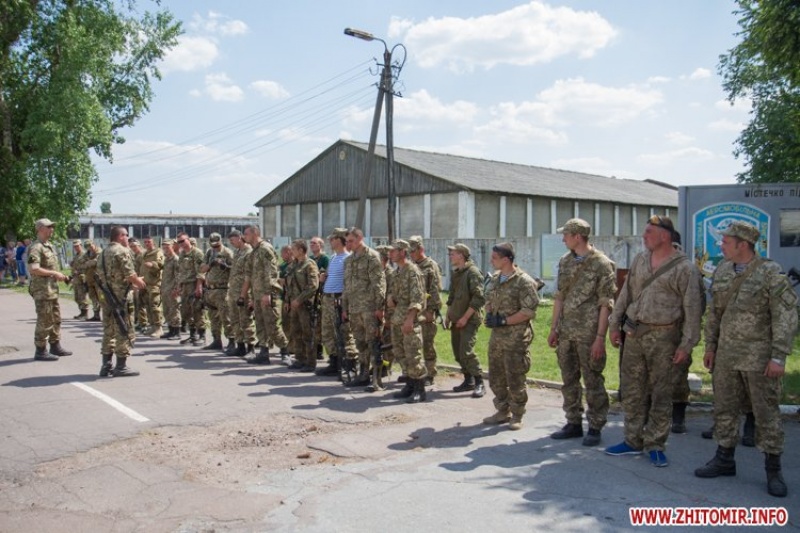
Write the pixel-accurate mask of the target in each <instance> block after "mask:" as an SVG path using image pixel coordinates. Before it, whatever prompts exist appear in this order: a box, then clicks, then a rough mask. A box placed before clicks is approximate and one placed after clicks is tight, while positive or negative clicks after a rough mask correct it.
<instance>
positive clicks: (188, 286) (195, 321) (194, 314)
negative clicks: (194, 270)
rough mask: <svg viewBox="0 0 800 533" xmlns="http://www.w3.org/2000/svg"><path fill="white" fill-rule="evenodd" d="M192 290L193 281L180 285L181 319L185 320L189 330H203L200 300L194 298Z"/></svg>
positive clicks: (203, 322) (204, 325)
mask: <svg viewBox="0 0 800 533" xmlns="http://www.w3.org/2000/svg"><path fill="white" fill-rule="evenodd" d="M194 289H195V284H194V282H193V281H192V282H189V283H184V284H182V285H181V318H182V319H183V320H186V325H187V326H189V327H190V328H195V329H205V328H206V321H205V319H204V318H203V307H202V305H201V302H200V299H199V298H195V295H194Z"/></svg>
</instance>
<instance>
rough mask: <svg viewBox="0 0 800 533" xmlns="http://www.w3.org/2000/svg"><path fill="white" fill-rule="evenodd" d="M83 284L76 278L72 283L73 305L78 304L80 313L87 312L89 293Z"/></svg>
mask: <svg viewBox="0 0 800 533" xmlns="http://www.w3.org/2000/svg"><path fill="white" fill-rule="evenodd" d="M87 288H88V287H87V286H86V284H85V283H82V282H81V280H80V279H78V277H77V276H76V277H75V279H74V280H73V281H72V295H73V296H74V297H75V303H76V304H78V309H80V310H81V311H88V310H89V291H88V290H87Z"/></svg>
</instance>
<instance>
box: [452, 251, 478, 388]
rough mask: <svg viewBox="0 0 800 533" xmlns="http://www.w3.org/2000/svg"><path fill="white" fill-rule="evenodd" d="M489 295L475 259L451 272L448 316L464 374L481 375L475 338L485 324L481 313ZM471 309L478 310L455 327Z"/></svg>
mask: <svg viewBox="0 0 800 533" xmlns="http://www.w3.org/2000/svg"><path fill="white" fill-rule="evenodd" d="M485 303H486V298H485V297H484V295H483V275H482V274H481V271H480V269H479V268H478V267H477V266H476V265H475V263H474V262H472V260H467V262H466V263H465V264H464V266H463V267H461V268H457V269H454V270H453V272H452V273H451V275H450V293H449V295H448V297H447V318H448V320H449V321H450V324H451V325H450V346H451V347H452V349H453V356H455V358H456V362H457V363H458V364H459V365H460V366H461V372H462V373H463V374H464V376H465V377H466V376H472V377H473V378H474V377H480V376H481V375H482V372H483V371H482V370H481V363H480V361H478V356H477V354H476V353H475V338H476V337H477V335H478V328H479V327H480V325H481V313H482V309H483V306H484V304H485ZM469 308H472V309H474V310H475V313H474V314H473V315H472V316H471V317H470V319H469V321H467V325H466V326H464V327H463V328H460V329H459V328H456V327H454V326H453V324H455V323H456V322H458V320H459V319H460V318H461V317H462V316H464V313H466V312H467V310H468V309H469Z"/></svg>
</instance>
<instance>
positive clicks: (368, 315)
mask: <svg viewBox="0 0 800 533" xmlns="http://www.w3.org/2000/svg"><path fill="white" fill-rule="evenodd" d="M347 245H348V247H349V248H350V250H351V251H352V254H351V255H350V257H348V258H347V261H345V271H344V294H343V296H342V306H343V308H344V318H345V320H349V321H350V328H351V330H352V332H353V338H354V339H355V341H356V348H357V349H358V362H359V365H360V370H359V374H358V378H357V379H355V380H353V382H352V383H350V384H349V385H352V386H363V385H369V382H370V369H369V367H370V359H371V358H370V344H371V343H372V342H373V339H374V338H375V337H376V336H380V335H381V331H382V330H383V309H384V305H385V304H386V278H385V277H384V274H383V267H382V266H381V257H380V255H379V254H378V252H376V251H375V250H373V249H372V248H370V247H368V246H367V245H366V244H364V232H362V231H361V230H360V229H359V228H350V230H348V232H347Z"/></svg>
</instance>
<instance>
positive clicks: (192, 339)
mask: <svg viewBox="0 0 800 533" xmlns="http://www.w3.org/2000/svg"><path fill="white" fill-rule="evenodd" d="M196 342H197V330H196V329H194V328H189V336H188V337H186V338H185V339H183V340H182V341H181V344H189V343H191V344H194V343H196Z"/></svg>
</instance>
